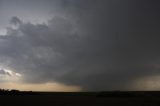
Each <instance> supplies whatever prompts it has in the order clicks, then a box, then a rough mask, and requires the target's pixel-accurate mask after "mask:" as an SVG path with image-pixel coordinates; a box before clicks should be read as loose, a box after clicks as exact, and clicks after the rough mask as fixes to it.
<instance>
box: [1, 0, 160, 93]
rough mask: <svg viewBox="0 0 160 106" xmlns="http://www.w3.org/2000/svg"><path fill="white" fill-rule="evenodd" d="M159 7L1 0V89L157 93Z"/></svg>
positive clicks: (113, 1) (107, 0)
mask: <svg viewBox="0 0 160 106" xmlns="http://www.w3.org/2000/svg"><path fill="white" fill-rule="evenodd" d="M159 5H160V1H159V0H0V69H1V70H0V87H2V88H9V89H11V88H16V89H20V90H45V91H57V90H61V91H103V90H160V84H159V82H160V47H159V46H160V6H159ZM44 85H45V86H44Z"/></svg>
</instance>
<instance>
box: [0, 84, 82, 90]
mask: <svg viewBox="0 0 160 106" xmlns="http://www.w3.org/2000/svg"><path fill="white" fill-rule="evenodd" d="M0 88H1V89H10V90H11V89H17V90H20V91H44V92H45V91H52V92H79V91H82V88H80V87H77V86H69V85H65V84H60V83H56V82H55V83H41V84H34V83H32V84H30V83H23V82H6V83H0Z"/></svg>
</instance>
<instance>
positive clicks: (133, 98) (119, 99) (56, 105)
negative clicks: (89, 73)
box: [0, 91, 160, 106]
mask: <svg viewBox="0 0 160 106" xmlns="http://www.w3.org/2000/svg"><path fill="white" fill-rule="evenodd" d="M9 105H10V106H11V105H12V106H13V105H16V106H17V105H19V106H24V105H25V106H160V92H140V91H139V92H138V91H137V92H119V91H116V92H81V93H74V92H68V93H65V92H19V91H10V92H9V91H8V92H0V106H9Z"/></svg>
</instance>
